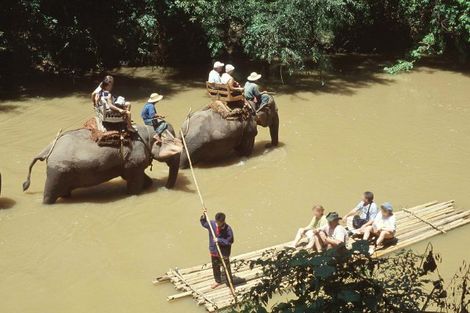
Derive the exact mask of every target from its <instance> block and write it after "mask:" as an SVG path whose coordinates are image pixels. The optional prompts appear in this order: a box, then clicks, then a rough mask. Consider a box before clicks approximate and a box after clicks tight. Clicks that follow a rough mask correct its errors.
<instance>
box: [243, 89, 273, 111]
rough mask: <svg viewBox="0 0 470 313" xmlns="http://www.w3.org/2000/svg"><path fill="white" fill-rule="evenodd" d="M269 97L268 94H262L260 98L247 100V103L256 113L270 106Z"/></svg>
mask: <svg viewBox="0 0 470 313" xmlns="http://www.w3.org/2000/svg"><path fill="white" fill-rule="evenodd" d="M269 100H270V98H269V95H268V94H266V93H263V94H261V96H259V97H258V98H253V99H251V100H250V99H247V100H246V102H247V103H248V104H249V105H250V106H251V108H252V109H253V111H254V112H257V111H258V110H259V109H260V108H262V107H264V106H266V105H268V104H269Z"/></svg>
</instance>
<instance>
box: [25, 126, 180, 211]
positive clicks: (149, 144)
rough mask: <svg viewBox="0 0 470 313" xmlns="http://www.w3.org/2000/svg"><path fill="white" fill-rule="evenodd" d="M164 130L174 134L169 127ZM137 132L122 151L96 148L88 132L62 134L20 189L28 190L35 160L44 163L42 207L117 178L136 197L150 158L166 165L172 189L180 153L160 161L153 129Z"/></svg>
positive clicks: (145, 178) (40, 157)
mask: <svg viewBox="0 0 470 313" xmlns="http://www.w3.org/2000/svg"><path fill="white" fill-rule="evenodd" d="M168 130H169V131H170V132H171V133H173V134H174V131H173V128H172V127H171V125H169V126H168ZM137 131H138V136H137V138H136V139H135V140H132V141H130V143H129V145H124V146H123V147H122V148H120V147H108V146H98V145H97V143H96V142H95V141H93V140H92V139H91V137H90V131H89V130H88V129H78V130H73V131H69V132H66V133H64V134H63V135H62V136H60V137H59V138H58V140H57V141H56V143H55V145H53V144H51V145H49V146H48V147H46V148H45V149H44V150H43V151H42V152H41V153H39V155H37V156H36V157H35V158H34V159H33V161H32V162H31V164H30V166H29V173H28V177H27V180H26V181H25V182H24V183H23V190H27V189H28V188H29V185H30V178H31V170H32V168H33V166H34V164H35V163H36V162H37V161H38V160H39V161H44V160H47V178H46V183H45V187H44V198H43V202H44V203H46V204H52V203H55V202H56V200H57V199H58V198H59V197H68V196H70V195H71V192H72V190H74V189H76V188H80V187H90V186H94V185H98V184H101V183H103V182H106V181H108V180H110V179H113V178H115V177H119V176H120V177H122V178H123V179H124V180H126V181H127V191H128V193H130V194H138V193H140V192H141V191H142V190H143V189H144V188H146V187H148V186H150V185H151V183H152V180H151V179H150V177H148V176H147V175H146V174H145V169H146V168H147V167H148V166H149V165H150V164H151V163H152V160H153V159H156V160H158V161H160V162H166V163H167V165H168V166H169V175H168V180H167V184H166V187H167V188H172V187H173V186H174V185H175V182H176V178H177V176H178V171H179V158H180V154H177V155H174V156H171V157H168V158H166V159H161V158H160V157H159V153H160V149H161V148H160V145H157V144H155V139H154V135H155V131H154V129H153V128H152V127H149V126H138V128H137ZM51 147H53V149H52V151H51V152H50V150H51Z"/></svg>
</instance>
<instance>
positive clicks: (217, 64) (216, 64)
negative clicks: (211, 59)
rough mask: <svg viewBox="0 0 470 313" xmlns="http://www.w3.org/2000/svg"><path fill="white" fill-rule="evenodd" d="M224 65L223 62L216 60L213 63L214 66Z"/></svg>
mask: <svg viewBox="0 0 470 313" xmlns="http://www.w3.org/2000/svg"><path fill="white" fill-rule="evenodd" d="M224 65H225V64H224V63H222V62H219V61H216V62H215V63H214V68H218V67H224Z"/></svg>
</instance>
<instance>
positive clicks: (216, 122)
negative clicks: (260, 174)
mask: <svg viewBox="0 0 470 313" xmlns="http://www.w3.org/2000/svg"><path fill="white" fill-rule="evenodd" d="M270 100H271V101H270V102H269V104H268V105H266V106H265V107H263V108H261V109H259V110H258V112H256V114H254V113H253V112H254V110H249V109H248V108H247V107H246V106H245V107H244V108H243V110H248V111H249V112H248V117H247V118H245V119H233V120H232V119H227V118H224V117H223V116H222V115H221V114H220V113H219V112H216V110H213V109H211V108H210V106H211V105H209V106H208V107H206V108H204V109H202V110H200V111H197V112H195V113H194V114H192V115H190V116H188V117H187V118H186V120H185V121H184V122H183V125H182V127H181V129H182V131H183V132H184V139H185V141H186V144H187V147H188V152H189V155H190V157H191V161H192V163H193V164H196V163H198V162H202V161H204V162H206V161H214V160H220V159H223V158H225V157H227V156H228V155H230V154H231V153H232V152H233V151H235V152H236V153H237V154H238V155H240V156H250V155H251V153H252V151H253V148H254V143H255V137H256V135H257V134H258V130H257V125H260V126H262V127H269V130H270V135H271V143H270V145H271V146H277V145H278V144H279V115H278V111H277V107H276V103H275V102H274V99H273V98H272V97H271V98H270ZM185 150H186V149H185ZM188 166H189V161H188V157H187V155H186V151H183V152H182V153H181V158H180V167H181V168H186V167H188Z"/></svg>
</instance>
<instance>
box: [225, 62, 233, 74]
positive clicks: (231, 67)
mask: <svg viewBox="0 0 470 313" xmlns="http://www.w3.org/2000/svg"><path fill="white" fill-rule="evenodd" d="M233 70H235V66H233V65H232V64H227V65H225V73H228V72H231V71H233Z"/></svg>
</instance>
